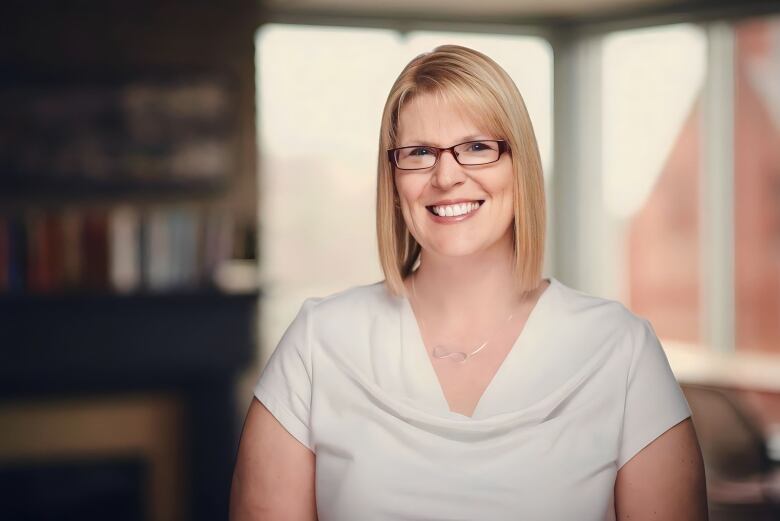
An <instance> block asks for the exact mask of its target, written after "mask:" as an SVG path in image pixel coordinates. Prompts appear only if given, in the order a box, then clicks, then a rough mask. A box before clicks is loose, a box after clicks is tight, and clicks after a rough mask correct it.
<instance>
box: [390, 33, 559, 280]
mask: <svg viewBox="0 0 780 521" xmlns="http://www.w3.org/2000/svg"><path fill="white" fill-rule="evenodd" d="M423 94H433V95H435V96H436V97H437V99H441V100H450V101H452V102H454V103H455V104H457V105H458V106H459V108H461V109H462V110H463V111H464V112H465V114H467V115H469V116H470V117H471V119H472V120H473V121H474V122H475V123H477V124H480V126H481V127H482V130H483V131H485V132H489V133H491V134H492V135H494V136H496V137H502V138H503V139H505V140H506V141H507V142H508V143H509V150H510V154H511V158H512V169H513V171H514V172H515V176H514V181H515V182H514V188H513V193H514V201H515V209H514V213H515V215H514V224H513V234H512V238H513V244H514V260H515V262H514V264H513V274H514V279H515V282H516V285H517V289H518V290H519V291H520V292H526V291H530V290H532V289H535V288H536V287H537V286H538V284H539V279H540V277H541V271H542V264H543V260H544V242H545V233H546V229H545V226H546V214H545V212H546V209H545V195H544V178H543V174H542V162H541V158H540V157H539V148H538V146H537V144H536V137H535V135H534V131H533V126H532V125H531V119H530V117H529V116H528V111H527V110H526V107H525V103H524V102H523V97H522V96H521V95H520V91H518V89H517V86H516V85H515V84H514V82H513V81H512V79H511V78H510V77H509V75H508V74H507V73H506V71H504V69H502V68H501V66H500V65H498V64H497V63H496V62H495V61H493V60H492V59H490V58H489V57H487V56H485V55H484V54H482V53H481V52H479V51H475V50H473V49H469V48H467V47H462V46H459V45H440V46H438V47H436V48H435V49H434V50H433V51H431V52H427V53H423V54H420V55H418V56H417V57H415V58H414V59H413V60H412V61H410V62H409V63H408V64H407V65H406V67H404V69H403V70H402V71H401V74H400V75H399V76H398V78H397V79H396V81H395V83H394V84H393V86H392V88H391V89H390V94H389V95H388V97H387V102H386V103H385V107H384V110H383V112H382V122H381V127H380V133H379V162H378V167H377V198H376V204H377V206H376V230H377V242H378V246H379V261H380V263H381V265H382V271H383V272H384V275H385V281H384V282H385V285H386V286H387V287H388V289H389V290H390V292H391V293H393V294H394V295H404V294H405V293H406V291H405V287H404V284H403V280H404V279H405V278H406V277H407V276H408V275H409V274H410V273H412V270H413V268H414V266H415V264H416V262H417V261H418V259H419V257H420V253H421V246H420V244H419V243H418V242H417V241H416V240H415V238H414V237H413V236H412V234H411V233H410V232H409V230H408V228H407V226H406V223H405V222H404V219H403V215H402V214H401V208H400V206H399V203H398V201H399V199H398V192H397V190H396V187H395V182H394V177H393V166H392V164H391V163H390V161H389V160H388V156H387V150H389V149H391V148H395V147H397V146H399V145H398V144H397V137H398V121H399V116H400V113H401V108H402V104H403V103H408V102H410V101H411V100H413V99H415V98H416V97H418V96H420V95H423ZM518 238H519V240H518Z"/></svg>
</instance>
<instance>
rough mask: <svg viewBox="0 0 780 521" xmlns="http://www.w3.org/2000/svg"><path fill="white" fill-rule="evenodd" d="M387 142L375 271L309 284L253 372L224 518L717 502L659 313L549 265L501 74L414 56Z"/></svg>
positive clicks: (540, 198) (523, 146)
mask: <svg viewBox="0 0 780 521" xmlns="http://www.w3.org/2000/svg"><path fill="white" fill-rule="evenodd" d="M379 145H380V146H379V166H378V179H377V181H378V184H377V234H378V243H379V256H380V261H381V264H382V268H383V270H384V274H385V279H384V280H383V281H380V282H377V283H374V284H369V285H364V286H356V287H352V288H349V289H346V290H344V291H341V292H339V293H335V294H333V295H329V296H327V297H322V298H309V299H306V300H305V301H304V303H303V305H302V306H301V309H300V311H299V312H298V315H297V316H296V317H295V319H294V320H293V322H292V324H291V325H290V326H289V327H288V329H287V331H286V332H285V334H284V336H283V337H282V339H281V341H280V342H279V345H278V346H277V347H276V350H275V352H274V353H273V355H272V356H271V358H270V360H269V362H268V364H267V365H266V367H265V369H264V371H263V373H262V375H261V377H260V379H259V381H258V383H257V386H256V388H255V396H256V398H257V399H256V400H253V402H252V405H251V406H250V409H249V413H248V415H247V419H246V423H245V426H244V432H243V434H242V439H241V444H240V449H239V453H238V460H237V464H236V469H235V474H234V480H233V489H232V498H231V517H232V519H233V520H235V521H238V520H250V519H251V520H259V519H262V520H265V519H269V520H270V519H274V520H275V519H291V520H292V519H295V520H304V519H306V520H311V519H316V518H317V515H319V519H320V520H321V521H326V520H339V521H348V520H372V521H374V520H376V521H380V520H412V519H414V520H431V519H437V520H453V519H461V520H510V519H512V520H517V519H524V520H537V519H538V520H574V519H576V520H579V521H582V520H594V521H595V520H599V521H601V520H604V519H629V518H630V519H632V520H634V521H637V520H643V519H669V520H671V519H675V520H677V519H685V520H704V519H706V518H707V505H706V491H705V485H704V470H703V465H702V460H701V455H700V450H699V446H698V443H697V441H696V436H695V432H694V430H693V426H692V423H691V419H690V409H689V408H688V404H687V402H686V400H685V397H684V395H683V394H682V392H681V390H680V387H679V386H678V384H677V382H676V381H675V379H674V375H673V374H672V372H671V370H670V368H669V365H668V362H667V360H666V357H665V356H664V353H663V350H662V349H661V346H660V344H659V342H658V339H657V337H656V336H655V333H654V331H653V329H652V326H651V325H650V323H649V322H648V321H647V320H645V319H643V318H641V317H638V316H636V315H634V314H632V313H631V312H630V311H629V310H628V309H626V308H625V307H624V306H622V305H621V304H619V303H618V302H615V301H610V300H606V299H601V298H597V297H593V296H589V295H586V294H584V293H582V292H579V291H576V290H574V289H572V288H569V287H567V286H565V285H564V284H562V283H561V282H559V281H558V280H557V279H555V278H553V277H549V278H545V279H541V278H540V273H541V266H542V261H543V251H544V233H545V204H544V201H545V196H544V184H543V178H542V169H541V163H540V159H539V153H538V149H537V145H536V141H535V138H534V134H533V129H532V126H531V122H530V120H529V117H528V114H527V111H526V108H525V105H524V103H523V100H522V97H521V96H520V93H519V92H518V91H517V88H516V86H515V85H514V83H513V82H512V81H511V79H510V78H509V76H508V75H507V74H506V72H505V71H504V70H503V69H502V68H501V67H500V66H498V65H497V64H496V63H495V62H494V61H492V60H491V59H490V58H488V57H487V56H485V55H483V54H481V53H479V52H476V51H474V50H471V49H468V48H464V47H460V46H455V45H443V46H440V47H437V48H436V49H434V51H433V52H431V53H426V54H422V55H420V56H418V57H416V58H415V59H414V60H412V61H411V62H410V63H409V64H408V65H407V66H406V68H405V69H404V70H403V71H402V72H401V74H400V76H399V78H398V79H397V80H396V82H395V84H394V85H393V87H392V90H391V92H390V95H389V97H388V100H387V103H386V105H385V109H384V112H383V116H382V128H381V134H380V141H379Z"/></svg>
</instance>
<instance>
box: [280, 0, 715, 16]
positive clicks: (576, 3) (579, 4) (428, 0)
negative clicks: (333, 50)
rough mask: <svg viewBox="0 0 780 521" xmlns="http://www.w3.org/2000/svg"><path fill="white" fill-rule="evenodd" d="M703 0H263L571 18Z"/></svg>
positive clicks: (355, 9) (354, 9) (334, 11)
mask: <svg viewBox="0 0 780 521" xmlns="http://www.w3.org/2000/svg"><path fill="white" fill-rule="evenodd" d="M691 3H701V4H704V3H707V2H706V1H705V0H700V1H699V2H691V0H478V1H475V0H265V6H266V8H268V9H269V10H271V11H283V12H286V13H291V14H293V13H301V14H328V15H347V14H349V15H354V14H360V15H366V16H372V15H375V16H380V15H381V16H394V15H402V16H415V15H418V16H426V17H432V16H441V17H442V18H454V17H457V18H463V17H468V16H473V17H475V18H476V19H491V18H492V19H495V18H501V17H509V18H514V19H517V18H574V17H582V16H587V17H593V16H599V15H607V14H614V13H621V12H631V11H652V10H662V9H664V8H674V7H679V6H683V5H690V4H691Z"/></svg>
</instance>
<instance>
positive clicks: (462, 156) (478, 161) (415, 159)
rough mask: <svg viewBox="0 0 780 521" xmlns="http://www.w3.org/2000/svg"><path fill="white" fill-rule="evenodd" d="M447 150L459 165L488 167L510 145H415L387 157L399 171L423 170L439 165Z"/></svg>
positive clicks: (495, 142) (490, 142) (482, 142)
mask: <svg viewBox="0 0 780 521" xmlns="http://www.w3.org/2000/svg"><path fill="white" fill-rule="evenodd" d="M445 150H449V151H450V152H451V153H452V156H453V157H454V158H455V161H457V162H458V164H461V165H487V164H489V163H495V162H496V161H498V159H499V158H500V157H501V154H503V153H504V152H506V151H507V150H509V145H508V144H507V142H506V141H503V140H480V141H466V142H465V143H458V144H457V145H453V146H451V147H447V148H439V147H433V146H423V145H415V146H410V147H400V148H393V149H390V150H388V151H387V157H388V159H389V160H390V163H392V164H393V165H394V166H395V167H396V168H398V169H399V170H422V169H424V168H431V167H432V166H434V165H435V164H436V163H438V162H439V157H441V155H442V153H443V152H444V151H445Z"/></svg>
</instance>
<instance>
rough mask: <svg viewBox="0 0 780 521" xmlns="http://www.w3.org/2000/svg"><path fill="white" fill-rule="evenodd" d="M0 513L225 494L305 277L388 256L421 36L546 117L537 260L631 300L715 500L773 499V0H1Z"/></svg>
mask: <svg viewBox="0 0 780 521" xmlns="http://www.w3.org/2000/svg"><path fill="white" fill-rule="evenodd" d="M0 18H1V20H0V28H1V30H0V519H3V520H49V519H58V520H62V519H79V520H90V519H106V518H108V519H114V520H124V519H127V520H152V521H158V520H159V521H162V520H178V519H181V520H185V519H192V520H213V519H226V518H227V501H228V492H229V485H230V476H231V473H232V468H233V463H234V458H235V451H236V448H237V442H238V437H239V434H240V429H241V425H242V422H243V417H244V414H245V413H246V409H247V407H248V405H249V403H250V400H251V399H252V387H253V385H254V383H255V380H256V379H257V377H258V375H259V372H260V370H261V368H262V367H263V365H264V364H265V361H266V360H267V359H268V356H269V355H270V353H271V352H272V351H273V349H274V347H275V346H276V343H277V342H278V341H279V339H280V337H281V335H282V333H283V332H284V330H285V328H286V327H287V326H288V325H289V323H290V321H291V320H292V318H293V317H294V315H295V313H296V312H297V311H298V309H299V308H300V305H301V303H302V301H303V299H304V298H306V297H309V296H324V295H327V294H330V293H332V292H335V291H340V290H342V289H344V288H346V287H349V286H354V285H358V284H368V283H372V282H375V281H378V280H381V279H382V273H381V270H380V267H379V263H378V260H377V254H376V237H375V231H374V226H375V214H374V205H375V182H376V181H375V177H376V161H377V150H376V146H377V143H378V131H379V121H380V116H381V110H382V107H383V104H384V101H385V98H386V96H387V93H388V92H389V89H390V86H391V84H392V82H393V80H394V79H395V77H396V76H397V74H398V73H399V72H400V70H401V69H402V68H403V66H404V65H405V64H406V63H407V62H408V61H409V60H411V59H412V58H413V57H415V56H416V55H417V54H419V53H421V52H424V51H428V50H431V49H432V48H433V47H435V46H436V45H439V44H442V43H459V44H463V45H467V46H470V47H473V48H475V49H478V50H480V51H482V52H485V53H486V54H488V55H489V56H491V57H492V58H493V59H495V60H496V61H497V62H498V63H499V64H500V65H501V66H503V67H504V68H505V69H506V70H507V72H508V73H509V74H510V75H511V76H512V78H513V79H514V81H515V82H516V84H517V85H518V87H519V89H520V91H521V93H522V94H523V96H524V99H525V101H526V105H527V107H528V109H529V112H530V115H531V118H532V121H533V124H534V129H535V132H536V134H537V139H538V142H539V146H540V152H541V156H542V161H543V165H544V172H545V182H546V188H547V198H548V204H549V206H548V211H549V216H548V217H549V227H548V238H549V240H548V245H547V251H546V257H545V276H554V277H556V278H558V279H559V280H561V281H562V282H563V283H565V284H567V285H569V286H571V287H574V288H576V289H579V290H582V291H585V292H588V293H591V294H594V295H599V296H603V297H606V298H611V299H616V300H619V301H621V302H623V303H624V304H625V305H626V306H628V307H629V308H630V309H631V310H632V311H634V312H635V313H637V314H639V315H641V316H643V317H646V318H648V319H649V320H650V321H651V323H652V324H653V326H654V328H655V331H656V333H657V334H658V336H659V338H660V339H661V341H662V344H663V346H664V349H665V350H666V353H667V356H668V358H669V360H670V362H671V364H672V367H673V369H674V371H675V374H676V375H677V378H678V380H679V381H680V383H681V385H682V387H683V390H684V391H685V393H686V396H687V398H688V401H689V404H690V405H691V408H692V410H693V411H694V416H693V418H694V423H695V424H696V429H697V433H698V435H699V438H700V440H699V441H700V444H701V446H702V451H703V453H704V457H705V464H706V467H707V479H708V493H709V501H710V518H711V519H713V520H743V519H744V520H770V519H772V520H776V519H780V472H779V471H778V469H780V3H779V2H767V1H763V2H759V1H751V0H747V1H740V2H737V1H732V2H726V1H704V0H699V1H684V0H579V1H574V0H544V1H543V0H483V1H482V2H479V3H473V2H465V1H460V0H457V1H453V0H449V1H446V2H445V1H443V0H415V1H410V0H400V1H399V0H394V1H392V2H391V1H389V0H377V1H374V2H366V1H362V0H306V1H303V0H297V1H284V2H282V1H281V0H276V1H272V0H266V1H265V2H262V1H259V0H256V1H251V0H226V1H224V2H219V3H216V2H206V1H203V0H191V1H188V2H184V1H180V0H158V1H152V0H139V1H138V2H135V3H133V4H132V5H118V4H117V5H115V4H112V3H110V2H97V1H96V0H80V1H77V2H67V3H63V2H55V1H53V0H41V1H38V2H20V1H15V0H11V1H7V2H4V4H3V13H2V17H0Z"/></svg>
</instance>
